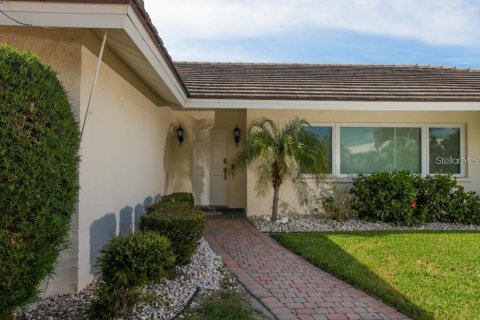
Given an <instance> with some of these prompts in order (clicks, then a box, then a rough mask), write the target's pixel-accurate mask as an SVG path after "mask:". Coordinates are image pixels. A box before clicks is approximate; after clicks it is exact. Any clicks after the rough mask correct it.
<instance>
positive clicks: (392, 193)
mask: <svg viewBox="0 0 480 320" xmlns="http://www.w3.org/2000/svg"><path fill="white" fill-rule="evenodd" d="M418 179H419V178H418V177H417V176H414V175H412V174H410V172H408V171H395V172H392V173H388V172H378V173H373V174H371V175H368V176H365V175H359V176H358V177H357V178H356V179H354V180H353V188H352V189H351V192H352V193H353V194H354V195H355V197H356V198H355V200H354V203H353V209H354V210H356V211H358V215H359V217H360V218H362V219H365V220H371V221H378V220H380V221H383V222H393V223H397V224H405V225H412V224H416V223H420V222H422V221H423V220H424V219H423V217H421V216H420V215H419V211H418V210H416V207H417V191H418Z"/></svg>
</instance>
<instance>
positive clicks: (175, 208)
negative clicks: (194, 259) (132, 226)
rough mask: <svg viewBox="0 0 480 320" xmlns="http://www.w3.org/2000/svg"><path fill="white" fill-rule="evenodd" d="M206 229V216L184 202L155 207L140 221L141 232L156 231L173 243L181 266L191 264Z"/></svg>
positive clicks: (161, 204)
mask: <svg viewBox="0 0 480 320" xmlns="http://www.w3.org/2000/svg"><path fill="white" fill-rule="evenodd" d="M204 228H205V214H204V213H203V212H201V211H197V210H195V209H191V208H190V206H189V205H186V204H185V203H183V202H165V203H159V204H157V205H153V206H152V207H151V208H150V209H148V211H147V213H146V214H145V215H144V216H143V217H142V219H141V220H140V230H142V231H155V232H157V233H158V234H160V235H163V236H165V237H167V238H168V239H169V240H170V241H171V243H172V248H173V251H174V253H175V257H176V263H177V264H179V265H186V264H188V263H189V262H190V259H191V256H192V254H193V252H194V251H195V249H196V248H197V245H198V240H200V238H201V237H202V234H203V229H204Z"/></svg>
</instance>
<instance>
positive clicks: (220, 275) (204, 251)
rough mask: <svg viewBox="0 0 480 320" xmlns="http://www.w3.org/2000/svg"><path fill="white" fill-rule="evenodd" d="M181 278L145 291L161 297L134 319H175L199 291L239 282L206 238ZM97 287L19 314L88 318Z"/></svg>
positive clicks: (51, 319)
mask: <svg viewBox="0 0 480 320" xmlns="http://www.w3.org/2000/svg"><path fill="white" fill-rule="evenodd" d="M177 273H178V275H177V276H176V277H175V278H174V279H172V280H168V281H164V282H161V283H159V284H152V285H148V286H147V287H145V288H144V290H145V291H146V292H148V293H151V294H154V295H155V296H156V297H158V298H159V302H158V303H155V304H153V305H140V306H139V307H138V308H137V310H136V312H135V315H134V317H133V319H141V320H146V319H149V320H150V319H172V318H174V317H175V316H176V315H177V314H178V313H180V312H181V311H182V310H183V309H184V308H185V307H186V305H187V303H188V302H189V300H190V298H191V297H192V296H193V294H194V293H195V291H197V288H198V289H199V290H200V291H203V290H206V291H209V290H218V289H220V287H221V286H222V284H224V283H225V282H233V281H235V280H234V279H233V278H232V276H231V274H230V272H229V271H228V270H227V269H226V268H225V267H224V265H223V263H222V260H221V258H220V256H217V255H216V254H215V253H214V252H213V251H212V249H211V248H210V246H209V245H208V243H207V242H206V241H205V240H204V239H203V238H202V239H201V240H200V243H199V246H198V248H197V250H196V251H195V253H194V255H193V257H192V262H191V263H190V264H189V265H187V266H184V267H178V268H177ZM96 286H97V283H96V282H92V283H91V284H90V285H89V286H88V287H87V288H85V289H83V290H82V291H80V292H79V293H78V294H68V295H61V296H54V297H49V298H45V299H43V300H40V301H38V302H36V303H34V304H31V305H29V306H27V307H25V308H23V309H22V310H21V311H19V312H18V315H17V316H18V318H19V319H22V320H40V319H42V320H45V319H46V320H56V319H88V316H87V311H88V307H89V304H90V301H91V300H92V298H93V292H94V291H95V288H96Z"/></svg>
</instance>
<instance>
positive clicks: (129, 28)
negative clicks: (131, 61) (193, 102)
mask: <svg viewBox="0 0 480 320" xmlns="http://www.w3.org/2000/svg"><path fill="white" fill-rule="evenodd" d="M128 17H129V19H127V20H125V22H124V25H123V29H124V30H125V31H126V32H127V34H128V35H129V36H130V38H131V39H132V40H133V42H134V43H135V45H136V46H137V47H138V48H139V49H140V50H141V51H142V53H143V55H144V56H145V58H146V59H147V60H148V61H149V62H150V64H151V65H152V66H153V68H154V69H155V71H156V72H157V73H158V74H159V75H160V77H161V78H162V80H163V81H164V82H165V84H166V85H167V87H168V88H169V89H170V91H171V92H172V93H173V95H174V96H175V97H176V98H177V100H178V101H177V102H178V104H179V105H182V106H184V105H185V103H186V101H187V96H186V94H185V92H184V90H183V87H182V85H181V84H180V83H179V81H178V79H177V77H176V76H175V74H174V73H173V71H172V70H171V69H170V67H169V63H168V62H167V61H165V58H164V57H163V56H162V54H161V53H160V52H159V51H158V48H157V46H156V44H155V43H154V42H153V40H152V39H151V37H150V34H149V33H148V31H147V30H145V27H144V26H143V23H142V22H141V21H140V19H139V18H138V16H137V14H136V13H135V10H134V9H133V8H132V7H130V8H129V12H128Z"/></svg>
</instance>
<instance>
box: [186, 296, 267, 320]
mask: <svg viewBox="0 0 480 320" xmlns="http://www.w3.org/2000/svg"><path fill="white" fill-rule="evenodd" d="M181 318H182V319H185V320H267V319H269V318H268V317H267V316H265V315H263V314H261V313H259V312H257V311H255V310H254V309H253V307H252V305H251V304H250V302H249V301H248V300H247V298H246V297H245V295H244V294H243V293H241V292H238V291H236V290H235V289H228V290H225V289H224V290H219V291H217V292H214V293H208V292H207V293H204V294H203V295H202V296H200V297H199V299H196V305H195V306H192V307H190V308H188V309H187V310H185V312H184V314H183V316H182V317H181Z"/></svg>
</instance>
